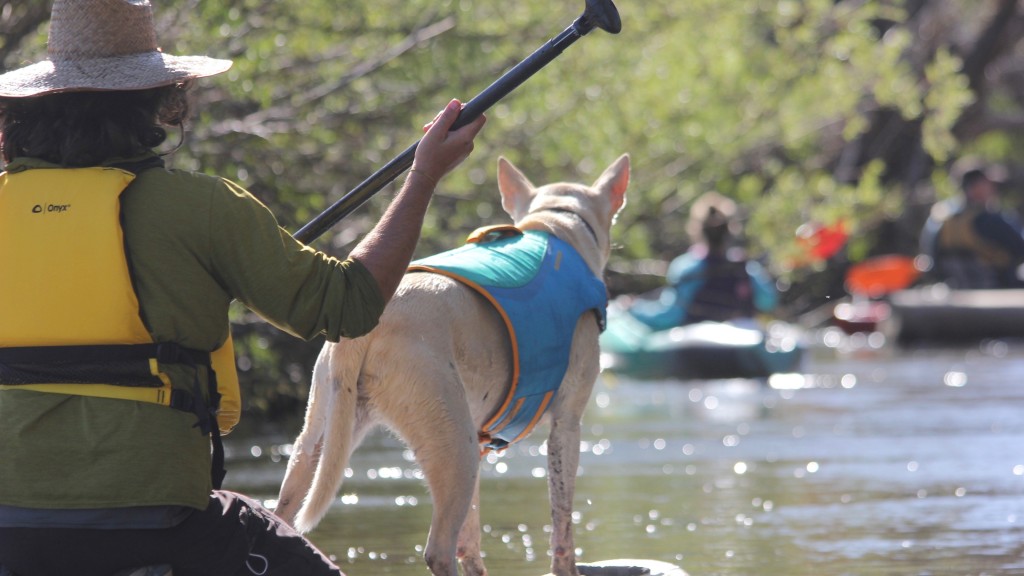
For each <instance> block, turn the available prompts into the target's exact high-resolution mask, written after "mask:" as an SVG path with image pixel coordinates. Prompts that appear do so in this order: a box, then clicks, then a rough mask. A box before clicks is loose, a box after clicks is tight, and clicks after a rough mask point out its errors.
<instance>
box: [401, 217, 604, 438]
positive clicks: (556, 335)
mask: <svg viewBox="0 0 1024 576" xmlns="http://www.w3.org/2000/svg"><path fill="white" fill-rule="evenodd" d="M501 230H503V231H504V232H506V234H504V235H499V237H498V238H497V239H492V238H493V236H495V235H494V234H490V235H484V236H483V237H482V238H481V239H480V240H476V241H474V240H473V239H474V237H475V236H476V234H474V235H471V236H470V243H469V244H466V245H465V246H462V247H461V248H456V249H455V250H450V251H448V252H443V253H441V254H437V255H435V256H430V257H427V258H424V259H421V260H417V261H415V262H413V263H412V264H411V265H410V267H409V270H410V271H414V272H415V271H419V272H434V273H438V274H443V275H445V276H449V277H451V278H453V279H455V280H458V281H459V282H462V283H463V284H465V285H467V286H469V287H470V288H472V289H474V290H475V291H477V292H478V293H480V294H481V295H482V296H484V297H485V298H487V300H489V301H490V302H491V303H492V304H493V305H494V306H495V308H496V309H497V310H498V313H499V314H500V315H501V316H502V318H503V319H504V321H505V326H506V327H507V328H508V331H509V337H510V339H511V342H512V357H513V378H512V386H511V389H510V391H509V396H508V397H507V398H506V399H505V402H504V404H503V405H502V407H501V408H500V409H499V410H498V412H497V413H496V414H495V415H494V416H493V417H492V418H491V419H490V420H489V421H488V422H487V423H486V424H485V425H484V427H483V430H482V431H481V433H480V436H481V441H482V442H486V446H487V447H488V448H491V449H498V450H500V449H503V448H505V447H507V446H508V445H509V444H510V443H512V442H515V441H516V440H519V439H521V438H523V437H525V436H526V435H527V434H529V433H530V431H531V430H532V429H533V427H534V425H536V424H537V421H538V420H540V417H541V416H542V415H543V414H544V411H545V410H546V409H547V407H548V405H549V404H550V403H551V401H552V400H553V399H554V397H555V394H556V393H557V392H558V387H559V385H561V383H562V378H564V377H565V372H566V370H568V368H569V351H570V349H571V347H572V336H573V332H574V331H575V329H576V323H577V321H578V320H579V318H580V316H581V315H583V314H584V313H585V312H587V311H589V310H593V311H594V312H595V313H596V314H597V319H598V323H599V325H600V326H601V329H604V325H605V313H606V308H607V305H608V294H607V291H606V289H605V285H604V282H602V281H601V279H599V278H598V277H597V276H595V275H594V273H593V272H591V271H590V268H588V267H587V264H586V262H584V261H583V258H582V257H581V256H580V255H579V253H578V252H576V249H575V248H573V247H572V246H571V245H570V244H568V243H566V242H564V241H562V240H560V239H559V238H557V237H555V236H552V235H551V234H548V233H546V232H535V231H526V232H523V231H520V230H517V229H515V228H512V227H504V228H501ZM509 232H511V235H509V234H508V233H509Z"/></svg>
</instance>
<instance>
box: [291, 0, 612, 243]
mask: <svg viewBox="0 0 1024 576" xmlns="http://www.w3.org/2000/svg"><path fill="white" fill-rule="evenodd" d="M586 2H587V6H586V8H585V9H584V10H583V14H581V15H580V17H579V18H577V19H576V20H575V21H574V22H573V23H572V24H571V25H570V26H569V27H568V28H566V29H565V30H564V31H562V33H561V34H559V35H558V36H555V37H554V38H552V39H551V40H548V41H547V43H546V44H544V45H543V46H541V47H540V48H538V49H537V51H536V52H534V53H533V54H531V55H530V56H528V57H527V58H526V59H525V60H523V61H522V62H520V63H519V64H516V65H515V66H514V67H513V68H512V69H511V70H509V71H508V72H506V73H504V74H502V76H501V78H498V79H497V80H495V81H494V83H493V84H491V85H490V86H488V87H487V88H486V89H485V90H484V91H483V92H481V93H479V94H477V95H476V96H474V97H473V99H472V100H470V101H469V102H467V103H466V104H465V105H464V106H463V108H462V111H461V112H460V113H459V117H458V119H456V120H455V124H453V125H452V130H458V129H459V128H461V127H463V126H465V125H466V124H469V123H470V122H472V121H473V120H475V119H476V118H478V117H479V116H480V115H481V114H483V113H484V112H485V111H486V110H487V109H488V108H490V107H491V106H493V105H494V104H495V103H496V102H498V101H499V100H501V99H502V98H504V97H505V96H507V95H508V94H509V93H510V92H512V91H513V90H515V89H516V88H517V87H518V86H519V85H520V84H522V83H523V82H525V81H526V80H527V79H528V78H529V77H530V76H532V75H533V74H534V73H535V72H537V71H538V70H540V69H541V68H543V67H544V66H547V64H548V63H549V62H551V61H552V60H554V59H555V58H556V57H558V55H559V54H561V53H562V51H563V50H565V49H566V47H568V46H569V45H571V44H572V43H573V42H575V41H577V40H579V39H580V38H582V37H583V36H585V35H586V34H587V33H589V32H590V31H591V30H593V29H594V28H600V29H602V30H604V31H606V32H610V33H612V34H618V33H619V30H621V29H622V22H621V21H620V20H619V12H618V10H617V9H616V8H615V4H613V3H612V1H611V0H586ZM418 144H419V141H417V142H416V143H415V144H413V145H412V146H409V147H408V148H406V149H405V151H403V152H402V153H401V154H399V155H398V156H396V157H395V158H394V159H392V160H391V161H390V162H388V163H387V164H385V165H384V167H382V168H381V169H379V170H377V171H376V172H374V173H373V175H371V176H370V177H369V178H367V179H366V180H363V182H362V183H360V184H359V185H358V186H356V187H355V188H353V189H352V190H351V191H349V192H348V193H347V194H345V195H344V196H342V197H341V199H339V200H338V201H337V202H335V203H334V204H332V205H331V206H329V207H328V208H327V209H326V210H324V211H323V212H321V213H320V214H319V215H318V216H317V217H316V218H313V219H312V220H310V222H309V223H308V224H306V225H305V226H303V227H302V228H300V229H299V231H298V232H296V233H295V238H296V239H298V240H299V241H300V242H303V243H307V244H308V243H309V242H311V241H313V240H314V239H316V238H319V237H320V235H321V234H323V233H324V232H326V231H327V230H329V229H330V228H331V227H332V226H334V225H335V224H337V223H338V221H340V220H341V219H342V218H344V217H345V216H348V215H349V214H351V213H352V212H353V211H354V210H355V209H356V208H358V207H359V206H361V205H362V204H363V202H366V201H367V200H369V198H370V197H371V196H373V195H374V194H376V193H377V192H379V191H380V190H381V189H382V188H384V186H387V185H388V184H389V183H390V182H392V181H393V180H394V179H395V178H397V177H398V176H399V175H400V174H401V173H402V172H405V171H406V170H407V169H408V168H409V167H410V166H412V161H413V156H414V155H415V153H416V146H417V145H418Z"/></svg>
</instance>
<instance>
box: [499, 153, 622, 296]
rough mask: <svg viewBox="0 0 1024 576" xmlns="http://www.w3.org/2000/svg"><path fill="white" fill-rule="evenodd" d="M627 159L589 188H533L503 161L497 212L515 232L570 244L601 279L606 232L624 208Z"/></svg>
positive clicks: (608, 243) (608, 250)
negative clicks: (544, 234)
mask: <svg viewBox="0 0 1024 576" xmlns="http://www.w3.org/2000/svg"><path fill="white" fill-rule="evenodd" d="M628 185H629V155H628V154H623V155H622V156H620V157H619V158H618V159H617V160H616V161H615V162H613V163H612V164H611V166H609V167H608V168H606V169H605V171H604V172H603V173H602V174H601V176H599V177H598V179H597V180H596V181H595V182H594V184H593V185H591V186H589V187H588V186H584V185H582V184H573V183H568V182H558V183H555V184H548V185H546V186H541V187H539V188H538V187H536V186H534V185H533V184H532V183H530V180H529V179H528V178H527V177H526V176H524V175H523V173H522V172H520V171H519V169H518V168H516V167H515V166H513V165H512V163H511V162H509V161H508V160H506V159H505V158H499V159H498V189H499V190H500V191H501V207H502V208H504V209H505V212H507V213H508V215H509V216H511V217H512V221H513V222H514V223H515V225H516V226H517V227H518V228H519V229H521V230H543V231H546V232H549V233H551V234H553V235H555V236H557V237H558V238H561V239H562V240H564V241H566V242H568V243H569V244H572V245H573V246H574V247H575V248H576V250H577V251H578V252H579V253H580V255H581V256H583V259H584V260H585V261H586V262H587V265H588V266H590V269H591V270H592V271H593V272H594V274H596V275H597V276H598V277H600V276H601V274H602V272H603V270H604V267H605V264H607V263H608V256H609V255H610V253H611V227H612V223H613V222H614V221H615V216H616V215H617V214H618V213H619V210H621V209H622V207H623V206H624V205H625V204H626V187H627V186H628Z"/></svg>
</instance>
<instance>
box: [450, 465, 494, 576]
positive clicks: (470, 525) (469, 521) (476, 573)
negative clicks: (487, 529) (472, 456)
mask: <svg viewBox="0 0 1024 576" xmlns="http://www.w3.org/2000/svg"><path fill="white" fill-rule="evenodd" d="M457 555H458V558H459V564H462V574H463V576H487V568H485V567H484V561H483V557H482V556H481V555H480V475H479V474H477V477H476V486H475V487H474V488H473V501H472V502H471V503H470V505H469V513H467V514H466V521H465V522H463V523H462V530H460V531H459V546H458V549H457Z"/></svg>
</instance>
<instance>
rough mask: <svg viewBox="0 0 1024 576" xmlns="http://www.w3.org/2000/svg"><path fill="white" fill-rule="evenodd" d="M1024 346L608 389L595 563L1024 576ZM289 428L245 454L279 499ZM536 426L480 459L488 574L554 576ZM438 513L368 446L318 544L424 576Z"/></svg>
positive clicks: (596, 496)
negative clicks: (766, 377)
mask: <svg viewBox="0 0 1024 576" xmlns="http://www.w3.org/2000/svg"><path fill="white" fill-rule="evenodd" d="M1022 351H1024V348H1022V347H1021V346H1019V345H1008V344H1006V343H985V344H984V345H982V346H979V347H977V348H973V349H970V350H909V351H900V352H893V351H882V352H878V353H871V354H870V355H865V354H864V353H863V351H858V352H856V353H850V354H847V353H843V352H839V353H835V352H833V353H830V354H815V355H813V357H812V358H811V359H810V361H809V362H808V365H807V366H805V371H804V373H802V374H796V375H784V376H781V377H779V378H776V379H773V380H772V381H770V382H768V383H761V382H754V381H745V380H727V381H714V382H703V383H688V384H682V383H679V382H670V381H666V382H644V383H638V382H632V381H628V380H623V379H614V378H612V377H610V376H607V377H603V378H602V380H601V381H600V382H599V383H598V387H597V390H596V392H595V394H594V397H593V399H592V402H591V406H590V407H589V409H588V412H587V414H586V416H585V421H584V433H583V438H582V442H581V446H580V448H581V451H582V456H581V461H580V475H579V480H578V483H577V490H576V494H577V496H576V514H575V515H574V524H575V528H576V544H577V547H578V550H577V552H578V553H579V554H580V555H581V557H582V558H583V559H584V560H591V561H596V560H601V559H606V558H621V557H646V558H653V559H658V560H664V561H668V562H673V563H676V564H679V565H681V566H683V567H684V568H685V569H686V570H687V571H688V572H690V573H691V574H694V575H698V574H754V573H758V574H767V575H779V576H781V575H784V574H785V575H787V576H788V575H791V574H887V575H888V574H979V575H980V574H996V573H998V574H1024V526H1022V522H1024V498H1022V496H1024V451H1022V448H1021V447H1022V446H1024V444H1022V442H1021V441H1022V439H1024V387H1022V385H1021V379H1022V376H1024V354H1022ZM294 432H297V430H296V431H289V432H288V433H287V434H286V435H284V436H282V437H275V438H267V439H256V440H251V441H249V442H248V444H247V445H244V446H243V445H241V439H236V440H234V441H233V442H234V443H233V444H232V446H231V448H232V454H233V455H234V458H233V459H234V460H235V462H234V464H233V465H232V467H231V474H230V475H229V477H228V478H229V483H230V484H231V487H233V488H237V489H241V490H244V491H246V492H249V493H252V494H254V495H257V496H261V497H264V498H267V499H272V498H273V497H274V495H275V494H276V490H277V485H278V483H279V482H280V479H281V477H282V476H283V472H284V459H286V458H287V453H288V450H289V447H288V446H287V442H288V441H289V440H290V438H291V434H293V433H294ZM545 437H546V430H543V429H538V431H537V432H536V433H534V435H533V436H531V437H530V438H529V439H527V440H526V441H524V442H522V443H520V444H517V445H514V446H513V447H512V448H511V449H509V450H508V451H507V452H506V453H504V454H502V455H500V456H498V455H490V456H488V457H487V458H486V459H485V461H484V462H483V465H482V469H483V476H482V486H481V491H482V499H483V502H482V509H481V515H482V520H483V523H484V536H483V538H484V543H483V545H484V550H485V552H486V554H487V562H488V566H489V568H490V571H491V573H493V574H501V575H502V576H520V575H521V576H527V575H530V576H534V575H539V574H544V573H546V572H547V564H548V556H547V554H548V552H547V548H548V545H547V543H548V539H549V537H550V518H549V513H548V509H547V493H546V490H547V487H546V481H545V480H544V476H545V475H546V466H545V455H546V446H545V445H544V438H545ZM430 508H431V507H430V501H429V496H428V495H427V494H426V491H425V488H424V484H423V482H422V478H421V476H420V474H419V472H418V470H417V469H416V467H415V465H414V463H413V461H412V455H411V454H409V453H408V451H407V450H406V449H405V448H404V447H402V446H401V445H400V444H398V443H397V442H396V441H395V440H394V439H392V438H391V437H389V436H387V435H385V434H379V435H375V436H373V437H371V438H370V439H369V440H368V441H367V442H366V443H365V444H364V446H363V447H362V448H361V449H360V451H359V452H357V453H356V455H355V457H354V458H353V459H352V462H351V468H350V470H348V471H347V472H346V479H345V485H344V487H343V489H342V493H341V496H340V497H339V499H338V500H337V501H336V502H335V505H334V507H333V508H332V510H331V511H330V513H329V514H328V516H327V518H326V520H325V521H324V522H323V524H321V526H320V527H318V529H317V530H316V531H315V532H314V533H313V539H314V541H315V542H317V544H318V545H319V546H320V547H321V548H323V549H324V551H325V552H327V553H329V554H331V555H334V556H335V557H337V558H338V561H339V562H340V563H341V565H342V567H343V568H344V569H345V570H346V572H347V573H349V574H353V575H359V574H396V575H412V574H424V573H425V568H424V566H423V564H422V560H421V556H422V544H423V543H424V542H425V540H426V533H427V529H428V527H429V524H430Z"/></svg>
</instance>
